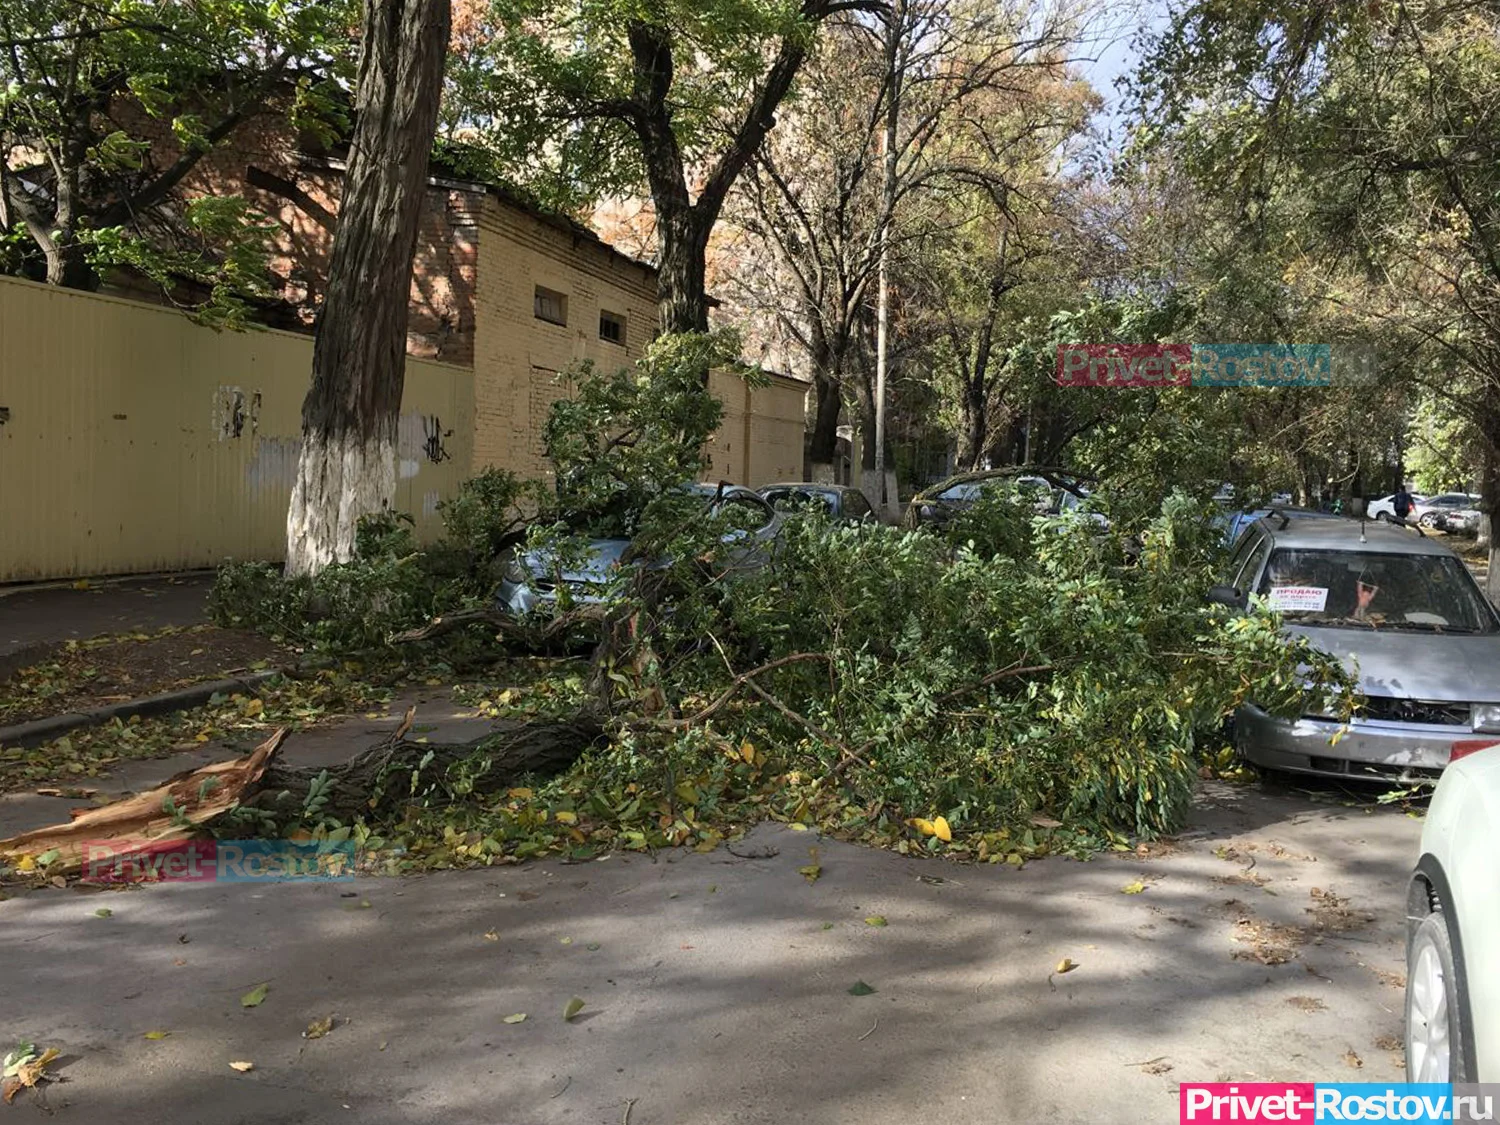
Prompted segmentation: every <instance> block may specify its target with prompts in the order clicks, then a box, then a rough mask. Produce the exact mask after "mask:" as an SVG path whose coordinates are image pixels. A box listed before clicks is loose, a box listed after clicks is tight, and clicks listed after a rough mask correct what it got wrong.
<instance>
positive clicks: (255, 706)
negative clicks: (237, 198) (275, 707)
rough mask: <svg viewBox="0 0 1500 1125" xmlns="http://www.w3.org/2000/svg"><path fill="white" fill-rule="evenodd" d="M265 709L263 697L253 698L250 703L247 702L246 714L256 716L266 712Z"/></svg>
mask: <svg viewBox="0 0 1500 1125" xmlns="http://www.w3.org/2000/svg"><path fill="white" fill-rule="evenodd" d="M265 709H266V703H265V700H263V699H252V700H251V701H250V702H249V703H247V704H245V714H247V715H249V716H250V717H251V718H254V717H255V716H256V715H260V714H263V713H264V712H265Z"/></svg>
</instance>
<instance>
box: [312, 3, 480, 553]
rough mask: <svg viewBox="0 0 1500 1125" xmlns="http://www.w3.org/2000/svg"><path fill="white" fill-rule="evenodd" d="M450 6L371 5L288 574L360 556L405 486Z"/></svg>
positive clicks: (321, 319)
mask: <svg viewBox="0 0 1500 1125" xmlns="http://www.w3.org/2000/svg"><path fill="white" fill-rule="evenodd" d="M451 18H452V16H451V11H450V8H449V0H364V18H363V24H362V27H363V35H362V42H361V53H360V62H359V79H358V88H357V97H356V103H355V125H354V136H353V141H352V144H351V146H350V153H349V167H348V173H347V177H346V180H345V187H344V195H343V201H342V204H341V206H340V211H339V224H338V230H337V232H336V234H335V236H334V241H333V255H332V259H331V261H330V263H329V269H328V292H327V297H326V298H325V300H324V303H323V308H322V311H321V312H320V314H319V316H318V325H317V332H316V336H315V339H314V342H313V379H312V387H311V389H310V390H309V391H308V393H307V399H306V400H305V401H304V402H303V404H302V452H301V456H300V458H299V460H298V465H297V481H296V484H295V485H294V487H293V490H292V502H291V507H290V509H289V510H288V512H287V559H286V569H287V573H288V574H290V575H300V574H310V573H314V572H316V571H317V570H319V569H321V568H322V567H324V566H327V565H328V564H329V563H332V562H342V561H346V560H348V559H349V558H350V557H351V556H352V555H353V552H354V535H355V531H356V529H357V527H358V524H359V520H360V519H361V518H362V517H364V516H366V515H370V514H373V513H376V512H380V511H382V510H383V509H385V508H386V507H387V506H388V505H389V504H390V501H391V498H392V495H393V493H394V492H395V486H396V429H397V422H398V420H399V417H400V410H401V391H402V385H403V383H404V381H405V374H406V322H407V311H408V306H409V303H410V299H411V267H412V256H413V254H414V253H415V251H416V240H417V225H418V220H419V219H420V217H421V208H422V202H423V197H424V195H425V193H426V190H427V178H428V160H429V158H430V156H431V152H432V143H433V134H434V132H435V130H436V128H437V117H438V102H439V99H440V97H441V94H442V86H443V63H444V58H445V56H446V53H447V48H448V32H449V25H450V20H451Z"/></svg>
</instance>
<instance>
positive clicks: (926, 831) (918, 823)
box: [906, 816, 937, 836]
mask: <svg viewBox="0 0 1500 1125" xmlns="http://www.w3.org/2000/svg"><path fill="white" fill-rule="evenodd" d="M906 823H907V824H910V825H911V826H912V827H913V828H915V829H916V830H917V831H918V832H920V833H922V835H924V836H933V835H936V834H937V827H936V826H935V825H934V824H933V823H932V821H930V820H923V819H922V818H921V817H920V816H914V817H912V818H911V819H910V820H908V821H907V822H906Z"/></svg>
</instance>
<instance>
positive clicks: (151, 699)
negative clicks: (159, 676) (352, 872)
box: [0, 668, 283, 747]
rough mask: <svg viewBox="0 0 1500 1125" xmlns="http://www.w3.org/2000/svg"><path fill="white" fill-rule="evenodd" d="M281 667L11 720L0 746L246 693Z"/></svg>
mask: <svg viewBox="0 0 1500 1125" xmlns="http://www.w3.org/2000/svg"><path fill="white" fill-rule="evenodd" d="M282 674H283V672H282V669H279V668H273V669H270V670H268V671H265V672H250V673H248V674H246V675H244V676H233V677H230V678H229V679H224V680H210V681H209V682H208V683H203V684H193V685H192V686H190V687H185V688H181V689H179V690H177V691H169V692H167V693H165V694H164V695H148V696H146V697H145V698H143V699H127V700H126V701H125V702H123V703H111V704H110V705H109V706H108V707H95V708H93V709H92V710H89V711H71V712H69V713H67V714H65V715H49V716H48V717H47V718H45V719H33V720H32V721H31V722H29V723H15V724H13V725H11V726H8V727H0V746H22V747H29V746H39V745H41V744H42V743H43V742H49V741H51V740H52V739H54V738H56V737H58V735H61V734H66V733H67V732H68V731H70V730H77V729H78V728H79V727H95V726H101V725H103V724H104V723H107V722H109V721H110V720H111V719H128V718H130V717H131V716H132V715H165V714H168V713H170V712H172V711H186V710H187V709H188V708H190V707H198V706H201V705H202V704H204V703H207V702H208V701H209V699H211V698H212V697H213V696H214V695H217V694H218V693H220V692H223V693H225V694H233V693H234V692H239V693H240V694H242V695H249V694H251V693H253V692H254V691H255V689H256V688H257V687H259V686H260V685H261V684H263V683H265V682H266V681H267V680H270V679H273V678H274V677H276V676H280V675H282Z"/></svg>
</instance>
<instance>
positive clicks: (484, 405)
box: [473, 198, 656, 476]
mask: <svg viewBox="0 0 1500 1125" xmlns="http://www.w3.org/2000/svg"><path fill="white" fill-rule="evenodd" d="M539 285H540V286H543V287H545V288H547V289H551V290H554V291H556V292H559V293H562V294H563V295H564V296H566V298H567V321H568V323H567V325H566V326H562V325H556V324H551V323H549V322H547V321H545V320H540V319H538V318H537V317H536V316H535V315H534V302H533V297H534V294H535V291H536V287H537V286H539ZM601 309H605V310H608V311H610V312H613V313H616V314H617V315H622V316H624V318H625V344H624V346H623V347H622V346H621V345H619V344H615V343H611V342H609V341H607V340H601V339H600V338H599V312H600V310H601ZM655 331H656V279H655V276H654V275H653V274H652V273H651V271H650V270H648V269H647V268H646V267H644V266H641V265H638V264H635V263H632V262H629V261H626V260H625V259H623V258H621V257H619V256H618V255H616V254H613V253H611V252H609V251H608V250H607V249H606V248H605V247H604V246H602V245H601V244H599V243H598V242H595V241H591V240H589V239H587V238H585V237H583V236H581V235H579V234H577V233H576V232H574V231H571V230H567V229H561V228H559V227H557V226H554V225H553V224H551V223H548V222H547V221H545V220H543V219H540V218H538V217H536V216H534V215H530V214H528V213H526V212H524V211H521V210H519V209H518V208H514V207H510V206H507V205H505V204H503V203H501V202H499V201H497V200H495V199H493V198H491V199H487V200H486V201H485V208H484V212H483V214H482V215H481V216H480V221H479V278H478V285H477V288H476V298H475V334H474V460H473V468H474V471H475V472H478V471H479V470H481V469H484V468H486V467H489V466H496V467H498V468H503V469H510V470H512V471H513V472H516V473H519V474H521V475H523V476H540V475H543V474H545V473H546V471H547V468H548V466H547V463H546V461H545V459H544V458H543V457H542V438H541V433H542V425H543V423H545V422H546V420H547V410H548V408H549V407H550V406H551V404H552V403H553V401H555V400H556V399H557V398H559V397H561V396H563V395H565V394H567V393H568V386H567V384H566V382H565V381H564V379H563V376H564V374H565V373H566V372H567V371H568V370H569V368H570V367H572V365H573V364H575V363H578V362H580V361H582V360H593V361H594V362H595V363H597V364H599V365H601V366H608V367H611V368H615V367H622V366H624V365H626V364H627V363H631V362H634V361H635V360H636V359H638V358H639V357H640V354H641V349H642V348H644V347H645V345H646V342H647V341H648V340H650V338H651V337H652V335H654V333H655Z"/></svg>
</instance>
